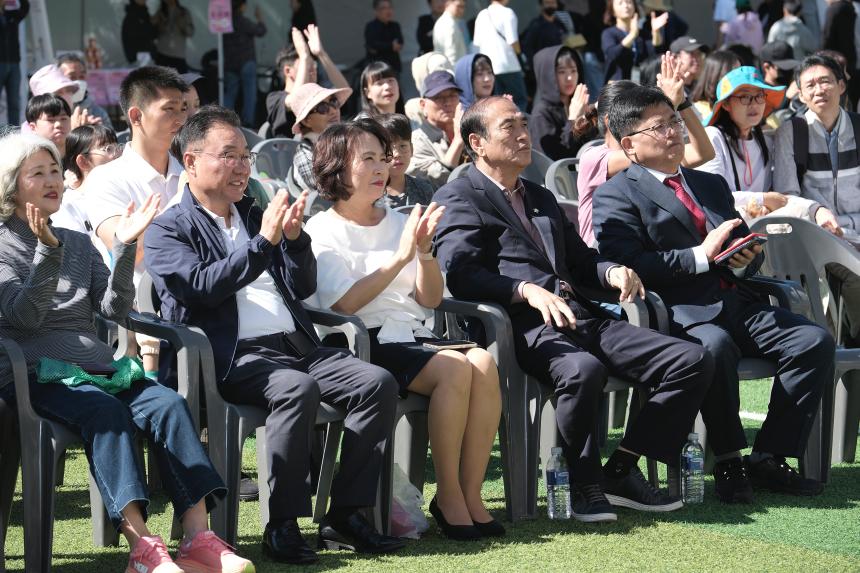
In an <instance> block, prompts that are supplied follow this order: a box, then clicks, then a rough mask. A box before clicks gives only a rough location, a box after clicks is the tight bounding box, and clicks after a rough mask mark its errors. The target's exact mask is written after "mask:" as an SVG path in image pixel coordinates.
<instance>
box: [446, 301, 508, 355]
mask: <svg viewBox="0 0 860 573" xmlns="http://www.w3.org/2000/svg"><path fill="white" fill-rule="evenodd" d="M436 310H437V311H441V312H445V313H448V314H459V315H463V316H469V317H472V318H476V319H478V320H480V321H481V325H482V326H483V327H484V333H485V334H486V337H487V351H488V352H490V354H492V355H493V358H494V359H495V360H496V364H500V360H501V359H502V358H504V357H513V356H514V345H513V328H511V319H510V318H508V313H507V312H506V311H505V310H504V309H503V308H502V307H501V306H499V305H497V304H493V303H484V302H469V301H465V300H458V299H455V298H449V297H446V298H443V299H442V302H441V303H440V304H439V306H437V307H436Z"/></svg>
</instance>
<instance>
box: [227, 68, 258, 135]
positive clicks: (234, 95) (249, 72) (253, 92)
mask: <svg viewBox="0 0 860 573" xmlns="http://www.w3.org/2000/svg"><path fill="white" fill-rule="evenodd" d="M240 87H241V89H242V110H241V112H240V113H239V115H240V116H241V117H242V123H243V124H244V125H245V126H247V127H256V126H255V125H254V115H255V113H256V110H257V62H255V61H254V60H249V61H247V62H245V63H244V64H242V68H241V69H240V70H239V73H238V74H237V73H236V72H224V107H226V108H227V109H235V107H236V100H237V99H238V97H239V88H240Z"/></svg>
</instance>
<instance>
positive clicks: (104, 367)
mask: <svg viewBox="0 0 860 573" xmlns="http://www.w3.org/2000/svg"><path fill="white" fill-rule="evenodd" d="M78 367H80V369H81V370H83V371H84V372H86V373H87V374H92V375H93V376H113V375H114V374H116V368H114V367H113V365H111V364H100V363H98V362H81V363H79V364H78Z"/></svg>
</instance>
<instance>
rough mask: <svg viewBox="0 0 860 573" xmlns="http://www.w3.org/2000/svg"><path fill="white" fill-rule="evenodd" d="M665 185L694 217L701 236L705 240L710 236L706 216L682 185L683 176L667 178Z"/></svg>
mask: <svg viewBox="0 0 860 573" xmlns="http://www.w3.org/2000/svg"><path fill="white" fill-rule="evenodd" d="M663 185H666V186H667V187H669V188H671V189H672V191H674V192H675V197H677V198H678V200H679V201H680V202H681V203H683V204H684V207H686V208H687V211H689V212H690V215H692V216H693V223H695V225H696V229H697V230H698V231H699V234H700V235H701V236H702V238H703V239H704V238H705V236H706V235H707V234H708V230H707V228H706V227H705V214H704V213H703V212H702V210H701V209H700V208H699V206H698V205H696V202H695V201H693V198H692V197H690V195H689V193H687V191H685V190H684V186H683V185H682V184H681V176H680V175H673V176H671V177H667V178H666V179H665V180H664V181H663Z"/></svg>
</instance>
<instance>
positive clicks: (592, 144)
mask: <svg viewBox="0 0 860 573" xmlns="http://www.w3.org/2000/svg"><path fill="white" fill-rule="evenodd" d="M604 143H605V140H604V139H603V138H602V137H601V138H600V139H592V140H591V141H588V142H586V143H585V144H583V146H582V147H580V148H579V151H577V152H576V159H582V156H583V154H584V153H585V152H586V151H588V150H589V149H591V148H592V147H597V146H598V145H603V144H604Z"/></svg>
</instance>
